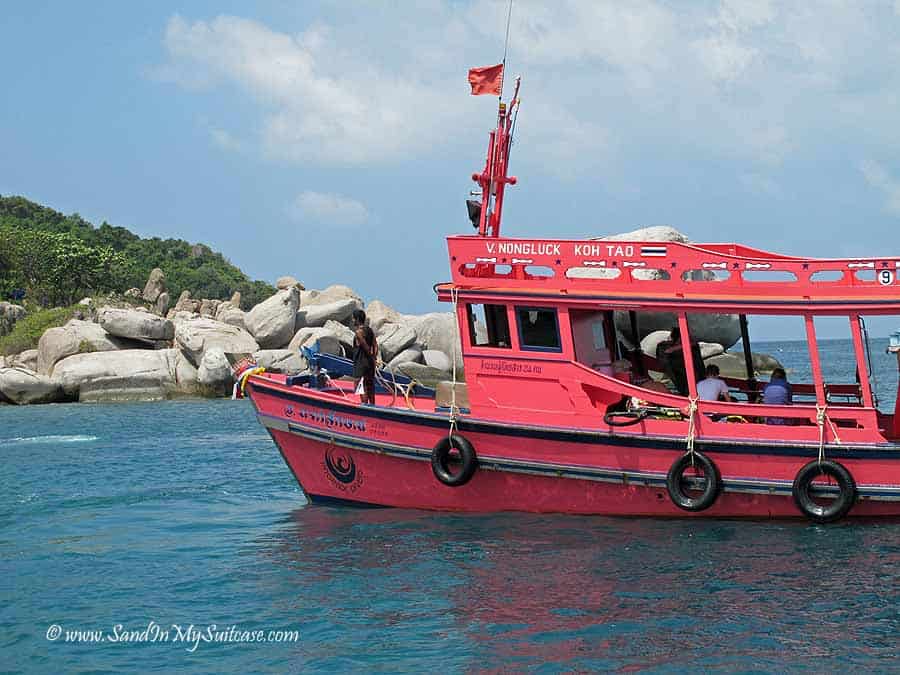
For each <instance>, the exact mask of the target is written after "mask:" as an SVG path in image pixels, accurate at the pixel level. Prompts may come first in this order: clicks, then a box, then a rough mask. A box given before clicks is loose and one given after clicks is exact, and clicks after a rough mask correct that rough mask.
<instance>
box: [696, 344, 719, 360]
mask: <svg viewBox="0 0 900 675" xmlns="http://www.w3.org/2000/svg"><path fill="white" fill-rule="evenodd" d="M724 353H725V347H723V346H722V345H720V344H717V343H715V342H701V343H700V356H702V357H703V360H704V361H706V359H711V358H712V357H713V356H718V355H719V354H724Z"/></svg>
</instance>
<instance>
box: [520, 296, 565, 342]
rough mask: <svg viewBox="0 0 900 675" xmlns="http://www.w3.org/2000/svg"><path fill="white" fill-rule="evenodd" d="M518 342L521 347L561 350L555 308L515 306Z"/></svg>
mask: <svg viewBox="0 0 900 675" xmlns="http://www.w3.org/2000/svg"><path fill="white" fill-rule="evenodd" d="M516 316H517V318H518V322H519V342H520V343H521V345H522V349H532V350H538V351H551V352H561V351H562V342H561V340H560V337H559V322H558V321H557V318H556V310H555V309H551V308H547V307H517V308H516Z"/></svg>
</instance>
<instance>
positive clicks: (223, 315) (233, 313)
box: [217, 307, 247, 330]
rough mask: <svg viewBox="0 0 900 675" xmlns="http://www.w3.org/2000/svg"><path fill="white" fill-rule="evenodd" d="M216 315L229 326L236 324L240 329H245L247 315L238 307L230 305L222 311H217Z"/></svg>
mask: <svg viewBox="0 0 900 675" xmlns="http://www.w3.org/2000/svg"><path fill="white" fill-rule="evenodd" d="M217 316H218V317H219V318H218V320H219V321H221V322H222V323H227V324H228V325H229V326H236V327H237V328H240V329H241V330H247V328H246V324H245V319H246V316H247V315H246V314H245V313H244V312H242V311H241V310H239V309H236V308H234V307H231V308H228V309H226V310H225V311H223V312H219V313H218V314H217Z"/></svg>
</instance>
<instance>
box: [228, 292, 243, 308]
mask: <svg viewBox="0 0 900 675" xmlns="http://www.w3.org/2000/svg"><path fill="white" fill-rule="evenodd" d="M229 302H230V303H231V306H232V307H235V308H237V309H240V308H241V292H240V291H235V292H234V293H232V294H231V300H229Z"/></svg>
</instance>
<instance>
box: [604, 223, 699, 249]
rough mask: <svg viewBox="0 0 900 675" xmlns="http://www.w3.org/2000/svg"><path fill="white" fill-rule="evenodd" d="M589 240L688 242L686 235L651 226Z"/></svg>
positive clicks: (673, 229)
mask: <svg viewBox="0 0 900 675" xmlns="http://www.w3.org/2000/svg"><path fill="white" fill-rule="evenodd" d="M591 239H593V240H598V241H674V242H680V243H682V244H687V243H689V242H690V239H688V238H687V235H685V234H684V233H682V232H679V231H678V230H676V229H675V228H674V227H669V226H668V225H653V226H651V227H642V228H640V229H638V230H632V231H631V232H623V233H621V234H611V235H608V236H605V237H591Z"/></svg>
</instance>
